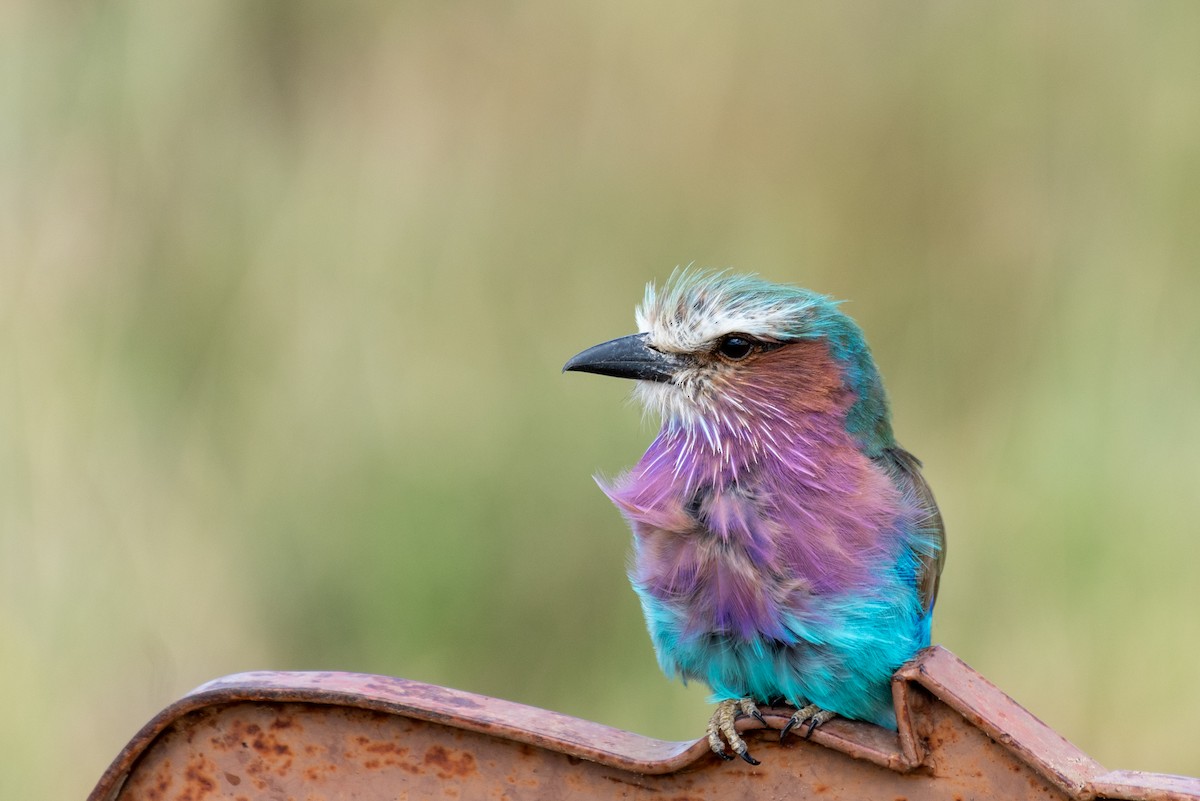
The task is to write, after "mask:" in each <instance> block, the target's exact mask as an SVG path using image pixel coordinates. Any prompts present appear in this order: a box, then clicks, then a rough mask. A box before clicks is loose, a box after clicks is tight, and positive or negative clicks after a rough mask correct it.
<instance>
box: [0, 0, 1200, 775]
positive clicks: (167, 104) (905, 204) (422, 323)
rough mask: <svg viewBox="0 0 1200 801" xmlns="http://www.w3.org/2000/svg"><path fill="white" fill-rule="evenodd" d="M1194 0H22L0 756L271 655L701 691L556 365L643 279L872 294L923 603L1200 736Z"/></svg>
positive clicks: (3, 148)
mask: <svg viewBox="0 0 1200 801" xmlns="http://www.w3.org/2000/svg"><path fill="white" fill-rule="evenodd" d="M1198 31H1200V4H1196V3H1193V2H1183V1H1180V2H1162V3H1154V4H1140V3H1108V4H1097V3H1089V4H1083V3H1069V2H1068V3H1056V4H1043V3H1040V2H1036V3H1035V2H1027V3H1003V4H1001V3H996V4H958V3H950V2H944V3H916V4H913V3H903V4H902V3H879V4H874V3H838V4H833V3H829V4H802V5H799V6H792V5H782V4H780V5H766V4H755V5H754V6H753V7H751V5H750V4H746V5H733V4H703V3H700V4H697V3H692V2H689V3H681V2H674V3H659V4H650V5H646V4H642V3H632V2H615V3H608V4H595V5H591V6H584V5H582V4H579V5H575V4H557V3H548V2H547V3H541V2H537V3H491V4H474V5H466V4H459V3H444V4H443V3H349V4H347V3H341V4H319V3H308V2H292V1H291V0H275V1H274V2H254V3H234V2H229V1H228V0H224V1H217V2H206V3H197V4H189V5H187V6H183V7H180V6H178V5H175V4H163V3H153V2H112V3H103V4H101V3H84V4H75V3H34V2H29V1H28V0H10V2H7V3H4V4H0V271H2V272H0V276H2V279H0V280H2V283H0V571H3V572H2V576H0V578H2V581H0V703H2V705H3V708H4V710H5V711H4V715H3V722H2V723H0V753H3V755H4V763H5V766H6V767H5V769H4V771H2V772H0V796H2V797H5V798H79V797H82V796H83V795H84V794H85V793H86V791H87V790H88V789H90V787H91V785H92V784H93V783H94V782H95V780H96V779H97V778H98V777H99V775H100V773H101V771H102V770H103V768H104V766H105V765H106V764H107V762H108V760H109V759H111V758H112V757H113V756H114V755H115V754H116V752H117V751H118V749H120V748H121V746H122V745H123V744H124V743H125V742H126V741H127V740H128V738H129V737H130V736H132V734H133V733H134V732H135V731H136V730H137V728H138V727H139V726H140V725H141V724H142V723H143V722H145V721H146V720H147V719H148V718H149V717H150V716H151V715H152V714H153V713H154V712H156V711H157V710H158V709H160V708H161V707H162V706H164V705H165V704H167V703H168V702H170V701H171V700H173V699H174V698H176V697H178V696H179V695H180V694H182V693H184V692H186V691H187V690H189V689H190V688H192V687H193V686H195V685H197V684H199V683H201V682H203V681H205V680H207V679H210V678H213V677H216V676H219V675H222V674H226V673H231V672H235V671H241V670H247V669H255V668H272V669H317V668H320V669H341V670H357V671H372V672H380V673H388V674H395V675H401V676H407V677H410V678H415V679H420V680H424V681H429V682H436V683H439V684H445V685H450V686H453V687H459V688H464V689H468V690H474V691H477V692H482V693H488V694H492V695H496V696H500V697H503V698H509V699H515V700H519V701H523V702H526V703H530V704H536V705H540V706H545V707H549V708H552V709H556V710H560V711H562V712H566V713H570V714H573V715H579V716H583V717H587V718H592V719H595V720H599V721H603V722H605V723H609V724H613V725H616V726H620V727H625V728H629V729H634V730H637V731H640V732H644V733H647V734H652V735H656V736H662V737H670V738H680V739H682V738H690V737H694V736H696V735H697V734H698V733H699V732H700V730H701V726H702V724H703V722H704V721H705V720H706V719H707V716H708V714H709V710H708V708H707V706H706V703H705V695H706V693H705V691H704V690H703V688H698V687H692V688H688V689H684V688H682V687H681V686H679V685H678V684H677V683H671V682H668V681H667V679H665V678H664V677H662V676H661V675H660V674H659V672H658V669H657V667H656V666H655V664H654V659H653V655H652V653H651V649H650V645H649V642H648V640H647V638H646V636H645V633H644V630H643V627H642V621H641V617H640V614H639V611H638V609H637V606H636V603H635V599H634V597H633V594H632V592H631V591H630V590H629V588H628V586H627V583H626V580H625V577H624V562H625V558H626V551H627V548H628V533H627V531H626V529H625V526H624V524H623V523H622V522H621V520H620V518H619V516H618V515H617V513H616V512H615V510H613V509H612V508H611V507H610V505H609V503H608V501H607V500H606V499H605V498H604V497H603V496H602V494H601V493H600V492H599V491H598V490H597V488H596V487H595V485H594V484H593V482H592V479H591V477H590V476H591V474H592V473H593V472H597V471H599V472H603V473H606V474H612V473H614V472H616V471H618V470H619V469H621V468H622V467H624V466H627V465H629V464H632V463H633V462H634V461H635V460H636V459H637V457H638V456H639V455H640V453H641V450H642V449H643V448H644V447H645V446H646V445H647V444H648V443H649V441H650V439H651V437H652V434H653V430H652V427H651V426H650V425H648V424H646V423H644V422H642V420H641V417H640V413H639V412H638V411H637V410H635V409H633V408H630V406H629V404H627V403H625V402H624V399H625V397H626V395H627V392H628V389H629V387H628V386H627V385H623V384H622V383H621V382H617V381H606V380H601V379H598V378H594V377H589V376H578V375H571V376H565V377H564V376H562V375H560V374H559V369H560V367H561V365H562V363H563V362H564V361H565V360H566V358H567V357H569V356H570V355H572V354H573V353H575V352H576V351H577V350H579V349H581V348H583V347H585V346H588V345H591V344H594V343H596V342H599V341H600V340H602V339H606V338H609V337H613V336H617V335H621V334H625V333H629V332H631V331H632V330H633V317H632V311H633V306H634V304H635V303H636V302H637V301H638V300H639V298H640V294H641V291H642V287H643V285H644V283H645V282H646V281H647V280H649V279H655V278H657V279H662V278H663V277H665V276H666V275H668V274H669V272H670V271H671V269H672V268H673V267H674V266H676V265H677V264H686V263H689V262H696V263H697V264H700V265H708V266H716V267H734V268H736V269H739V270H745V271H754V272H758V273H760V274H761V275H763V276H765V277H767V278H770V279H773V280H780V281H790V282H795V283H799V284H803V285H805V286H809V287H813V288H815V289H818V290H820V291H823V292H827V293H830V294H833V295H835V296H837V297H841V298H848V299H850V300H851V302H850V303H849V304H848V305H847V306H846V308H847V309H848V310H849V311H850V312H851V313H852V314H853V315H854V316H855V317H856V318H857V319H858V320H859V322H860V323H861V324H862V325H863V327H864V328H865V329H866V331H867V333H868V336H869V337H870V339H871V342H872V345H873V347H874V350H875V352H876V356H877V358H878V360H879V362H880V365H881V367H882V369H883V372H884V375H885V378H886V380H887V382H888V386H889V389H890V392H891V395H892V398H893V403H894V407H895V413H896V418H897V431H898V433H899V435H900V437H901V439H902V441H903V442H904V443H905V444H906V445H907V446H908V447H909V448H910V449H912V450H913V451H914V452H916V453H917V454H918V455H919V456H921V457H922V458H923V459H924V460H925V462H926V465H927V476H928V477H929V479H930V481H931V482H932V484H933V486H934V488H935V490H936V492H937V494H938V497H939V500H940V502H941V505H942V508H943V511H944V513H945V517H946V520H947V523H948V526H949V532H950V558H949V563H948V567H947V572H946V574H945V576H944V579H943V582H942V596H941V599H940V608H939V614H938V616H937V618H936V626H935V639H936V640H937V641H940V642H941V643H943V644H945V645H946V646H948V647H949V648H951V649H953V650H954V651H955V652H957V653H958V654H959V655H960V656H962V657H963V658H964V659H966V660H967V661H968V662H969V663H970V664H972V665H973V666H974V667H976V668H977V669H979V670H980V671H981V672H983V673H984V674H985V675H987V676H988V677H989V678H991V679H992V680H993V681H995V682H996V683H997V684H999V685H1000V686H1001V687H1002V688H1004V689H1005V690H1006V691H1008V692H1009V693H1010V694H1011V695H1013V696H1014V697H1016V698H1017V700H1019V701H1020V702H1022V703H1023V704H1025V705H1026V706H1027V707H1028V708H1029V709H1031V710H1032V711H1033V712H1034V713H1035V714H1037V715H1039V716H1040V717H1042V718H1043V719H1044V720H1046V721H1047V722H1048V723H1050V724H1051V725H1053V726H1055V727H1056V728H1058V729H1059V730H1060V731H1061V732H1063V733H1064V734H1065V735H1066V736H1067V737H1068V738H1070V739H1071V740H1073V741H1074V742H1075V743H1077V744H1078V745H1080V746H1081V747H1083V748H1084V749H1086V750H1087V751H1089V752H1090V753H1091V754H1093V755H1094V756H1095V757H1096V758H1097V759H1099V760H1100V761H1101V762H1103V763H1105V764H1106V765H1108V766H1110V767H1114V768H1117V767H1120V768H1130V769H1135V768H1136V769H1148V770H1156V771H1166V772H1177V773H1188V774H1200V748H1198V747H1197V745H1196V739H1195V721H1196V716H1197V713H1198V712H1200V681H1198V680H1197V679H1198V675H1197V674H1198V673H1200V671H1198V669H1197V664H1198V662H1197V660H1198V658H1200V620H1198V615H1197V612H1198V610H1200V582H1198V581H1197V579H1196V576H1197V566H1198V565H1200V537H1197V536H1196V534H1197V523H1196V521H1197V519H1200V455H1198V453H1200V410H1198V408H1197V398H1198V397H1200V359H1198V357H1197V353H1198V351H1200V294H1198V292H1200V48H1197V46H1196V41H1197V33H1198Z"/></svg>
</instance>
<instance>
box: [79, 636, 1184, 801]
mask: <svg viewBox="0 0 1200 801" xmlns="http://www.w3.org/2000/svg"><path fill="white" fill-rule="evenodd" d="M893 690H894V697H895V699H896V704H897V712H898V719H899V721H900V732H899V734H897V733H893V732H888V731H885V730H883V729H879V728H877V727H874V726H869V725H866V724H859V723H850V722H847V721H841V720H833V721H830V722H829V723H827V724H826V725H825V726H824V727H822V728H820V729H818V730H817V732H816V733H815V734H814V735H813V738H812V740H811V741H804V740H801V739H798V738H792V739H789V741H788V742H787V743H786V744H785V745H782V746H781V745H779V744H778V735H777V733H776V732H775V731H766V732H762V731H754V730H755V729H761V728H762V727H761V724H759V723H758V722H757V721H753V720H746V721H742V722H740V723H739V728H740V729H742V730H743V731H744V732H746V737H747V740H748V742H749V743H750V745H751V749H752V751H753V752H754V753H755V755H757V756H758V757H759V758H760V759H761V760H762V765H761V766H759V767H750V766H749V765H745V764H743V763H741V762H736V763H725V762H722V761H721V760H719V759H717V758H716V757H715V756H713V755H712V754H711V753H710V752H709V751H708V748H707V744H706V743H705V742H704V741H703V740H696V741H691V742H667V741H663V740H655V739H651V738H647V737H641V736H639V735H636V734H631V733H629V732H624V731H621V730H619V729H613V728H611V727H608V726H602V725H599V724H596V723H590V722H587V721H582V720H578V719H575V718H571V717H568V716H566V715H560V714H557V713H554V712H547V711H544V710H540V709H534V708H532V707H527V706H524V705H521V704H514V703H511V702H507V701H500V700H496V699H492V698H487V697H484V696H480V695H474V694H472V693H465V692H458V691H454V690H448V689H445V688H442V687H436V686H431V685H426V684H421V683H418V682H411V681H405V680H403V679H393V678H386V677H381V676H368V675H362V674H351V673H243V674H238V675H235V676H229V677H226V678H223V679H218V680H217V681H214V682H210V683H208V684H206V685H204V686H202V687H200V688H198V689H197V690H195V691H194V692H192V693H191V694H189V695H187V696H186V697H184V698H183V699H181V700H180V701H178V702H177V703H175V704H173V705H172V706H170V707H168V708H167V709H165V710H163V712H162V713H160V714H159V715H157V716H156V717H155V718H154V719H153V720H151V721H150V723H148V724H147V725H146V726H145V727H144V728H143V729H142V731H141V732H139V733H138V735H137V736H136V737H134V739H133V740H132V741H131V742H130V743H129V745H127V746H126V748H125V749H124V750H123V751H122V752H121V754H120V755H118V757H117V758H116V760H115V761H114V762H113V764H112V765H111V766H110V767H109V769H108V771H106V772H105V774H104V776H103V777H102V778H101V780H100V782H99V784H97V786H96V789H95V790H94V791H93V793H92V795H91V797H90V799H91V801H117V799H120V801H134V800H135V799H147V800H149V801H171V800H172V799H178V801H207V800H209V799H212V800H215V799H230V800H231V801H250V799H258V798H270V799H287V798H296V799H314V801H315V799H332V798H356V799H389V800H390V799H405V798H414V799H415V798H443V797H444V798H464V799H465V798H485V797H486V798H496V799H542V798H545V799H574V798H623V799H651V798H653V799H657V801H666V799H672V800H673V801H684V799H693V800H694V801H699V799H714V798H726V797H732V796H733V794H735V793H736V794H737V797H739V798H782V797H787V798H821V799H841V798H887V799H900V798H904V799H914V800H915V799H924V798H929V799H959V801H962V799H969V798H1067V799H1092V798H1097V797H1104V798H1114V799H1146V801H1200V779H1191V778H1185V777H1177V776H1164V775H1159V774H1146V773H1137V772H1133V771H1107V770H1105V769H1104V768H1102V767H1101V766H1100V765H1098V764H1097V763H1096V762H1095V761H1094V760H1092V759H1090V758H1089V757H1088V756H1087V755H1085V754H1083V753H1082V752H1080V751H1079V750H1078V749H1077V748H1075V747H1074V746H1072V745H1071V744H1070V743H1069V742H1067V741H1066V740H1064V739H1063V738H1062V737H1061V736H1059V735H1058V734H1057V733H1055V732H1054V731H1053V730H1051V729H1050V728H1049V727H1047V726H1045V725H1044V724H1043V723H1041V721H1039V720H1037V718H1035V717H1033V716H1032V715H1030V714H1029V713H1028V712H1027V711H1026V710H1024V709H1023V708H1021V707H1020V706H1019V705H1018V704H1016V703H1015V702H1014V701H1012V700H1011V699H1010V698H1008V696H1006V695H1004V693H1003V692H1001V691H1000V690H998V689H997V688H996V687H995V686H993V685H992V684H990V683H989V682H987V681H986V679H984V678H983V677H982V676H980V675H979V674H977V673H975V672H974V671H973V670H971V669H970V668H969V667H967V666H966V665H965V664H963V663H962V662H961V661H959V660H958V659H957V658H956V657H955V656H954V655H953V654H951V653H950V652H948V651H946V650H944V649H941V648H931V649H927V650H926V651H923V652H922V653H921V654H919V655H918V657H917V659H915V660H914V661H913V662H911V663H910V664H909V665H906V666H905V667H904V668H902V669H901V671H900V672H899V673H898V674H897V676H896V678H895V680H894V683H893ZM788 714H789V712H788V711H785V710H782V709H781V710H764V716H765V717H766V719H767V722H768V723H769V724H770V725H772V726H775V727H781V726H782V725H783V724H784V723H785V722H786V719H787V715H788Z"/></svg>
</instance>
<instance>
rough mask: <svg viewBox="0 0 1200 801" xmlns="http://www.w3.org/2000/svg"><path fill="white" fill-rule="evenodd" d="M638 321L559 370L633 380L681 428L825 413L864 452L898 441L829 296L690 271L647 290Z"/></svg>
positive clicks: (868, 369)
mask: <svg viewBox="0 0 1200 801" xmlns="http://www.w3.org/2000/svg"><path fill="white" fill-rule="evenodd" d="M636 317H637V324H638V328H639V330H640V333H637V334H631V335H629V336H625V337H620V338H619V339H614V340H611V341H609V342H605V343H603V344H600V345H596V346H595V347H592V348H588V349H587V350H585V351H583V352H582V353H579V354H577V355H576V356H574V357H572V358H571V359H570V360H569V361H568V362H567V363H566V365H565V366H564V367H563V370H564V371H566V370H577V371H580V372H589V373H599V374H601V375H609V376H617V377H620V378H632V379H636V380H637V386H636V389H635V395H636V396H637V397H638V398H639V400H641V401H642V403H643V404H645V406H646V408H647V409H649V410H654V411H658V412H659V413H661V415H662V416H663V419H664V423H665V424H666V425H668V426H671V427H675V428H684V429H687V428H694V427H696V426H698V425H699V426H701V427H703V428H705V429H706V430H710V429H713V428H718V429H725V430H727V431H728V432H729V433H732V434H734V435H735V436H736V435H738V434H739V432H744V433H746V434H750V435H753V434H755V433H756V432H757V430H758V429H761V428H763V427H766V428H767V429H768V430H774V429H775V428H777V427H778V426H779V425H781V424H782V425H787V424H788V423H789V422H792V421H795V420H796V419H797V417H798V416H801V415H804V414H806V413H829V414H835V415H838V416H844V419H843V424H844V425H845V427H846V430H848V431H849V432H850V433H851V434H853V435H854V436H855V437H856V438H857V439H858V440H859V442H860V445H861V446H862V447H863V449H864V450H865V451H867V452H868V453H871V452H874V451H877V450H879V449H882V448H885V447H889V446H891V445H892V444H893V443H892V433H891V425H890V423H889V420H888V408H887V399H886V396H885V395H884V391H883V386H882V383H881V382H880V379H879V374H878V371H877V370H876V368H875V364H874V361H873V360H872V358H871V354H870V350H869V349H868V348H867V344H866V341H865V339H864V338H863V335H862V332H861V331H860V330H859V328H858V326H857V325H855V323H854V321H853V320H851V319H850V318H849V317H848V316H846V315H845V314H844V313H842V312H841V311H840V310H839V309H838V304H837V303H836V302H835V301H833V300H831V299H830V298H827V297H825V296H824V295H820V294H817V293H815V292H810V291H808V290H806V289H801V288H799V287H793V286H787V285H782V284H772V283H769V282H767V281H763V280H761V279H758V278H756V277H752V276H742V275H734V274H730V273H727V272H708V271H691V270H683V271H677V272H676V273H675V274H673V275H672V276H671V278H670V280H668V281H667V283H666V284H665V285H664V286H663V287H661V288H658V287H656V286H655V285H654V284H650V285H649V286H647V287H646V295H645V298H644V300H643V301H642V304H641V305H640V306H639V307H638V309H637V315H636Z"/></svg>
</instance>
